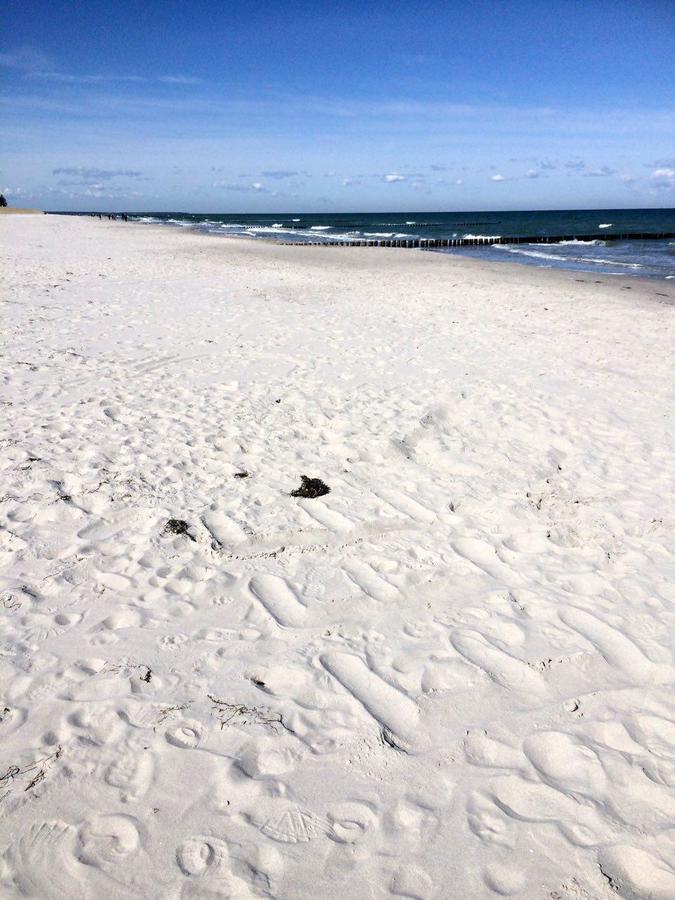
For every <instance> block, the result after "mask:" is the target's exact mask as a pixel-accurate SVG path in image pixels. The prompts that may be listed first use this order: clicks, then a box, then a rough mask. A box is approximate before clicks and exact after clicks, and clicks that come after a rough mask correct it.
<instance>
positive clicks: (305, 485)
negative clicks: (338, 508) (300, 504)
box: [291, 475, 330, 500]
mask: <svg viewBox="0 0 675 900" xmlns="http://www.w3.org/2000/svg"><path fill="white" fill-rule="evenodd" d="M300 480H301V481H302V484H301V485H300V487H299V488H296V490H294V491H291V497H306V498H308V499H309V500H313V499H314V498H315V497H323V495H324V494H330V488H329V487H328V485H327V484H324V483H323V481H322V480H321V479H320V478H308V477H307V476H306V475H301V476H300Z"/></svg>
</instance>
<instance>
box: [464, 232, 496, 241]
mask: <svg viewBox="0 0 675 900" xmlns="http://www.w3.org/2000/svg"><path fill="white" fill-rule="evenodd" d="M500 237H501V234H463V235H462V240H464V241H483V240H488V241H496V240H498V239H499V238H500Z"/></svg>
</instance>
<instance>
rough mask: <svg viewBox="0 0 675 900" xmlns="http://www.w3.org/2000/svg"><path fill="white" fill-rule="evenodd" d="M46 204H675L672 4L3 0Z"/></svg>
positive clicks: (11, 180) (13, 160) (18, 181)
mask: <svg viewBox="0 0 675 900" xmlns="http://www.w3.org/2000/svg"><path fill="white" fill-rule="evenodd" d="M0 15H1V20H2V26H3V27H2V35H3V40H2V47H1V49H0V105H1V112H0V115H1V117H2V118H1V121H2V131H1V135H2V138H1V141H0V187H1V188H2V190H3V191H4V192H5V193H6V195H7V197H8V199H9V201H10V203H12V204H13V205H37V206H40V207H42V208H46V209H64V210H66V209H68V210H78V209H100V210H105V209H119V210H123V209H126V210H130V211H131V210H186V211H204V212H206V211H211V212H263V211H270V212H275V211H293V210H297V211H303V212H324V211H326V212H328V211H334V210H339V211H351V210H354V211H365V210H372V211H384V210H389V211H394V210H435V211H439V210H479V209H551V208H579V207H624V206H625V207H640V206H675V106H674V103H673V100H674V94H675V53H674V52H673V45H674V40H673V38H674V37H675V2H674V0H611V2H610V0H549V2H539V0H508V2H498V0H465V2H464V3H459V2H453V0H446V2H436V0H428V2H412V0H411V2H401V0H389V2H379V0H370V2H368V3H364V2H362V0H359V2H350V0H343V2H334V3H328V2H321V0H313V2H305V0H298V2H293V0H276V2H267V0H257V2H251V0H248V2H238V0H230V2H228V3H225V2H222V0H218V2H211V0H193V2H187V0H183V2H178V0H161V2H160V0H145V2H143V3H140V2H138V0H134V2H127V0H116V2H114V3H111V2H110V0H106V2H100V0H87V2H73V0H70V2H61V0H49V2H39V0H36V2H31V0H21V2H17V0H5V3H4V4H3V11H2V13H1V14H0Z"/></svg>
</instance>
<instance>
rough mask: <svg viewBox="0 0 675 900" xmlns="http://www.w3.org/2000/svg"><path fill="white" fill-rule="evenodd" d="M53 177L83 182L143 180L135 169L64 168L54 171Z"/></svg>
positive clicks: (140, 173)
mask: <svg viewBox="0 0 675 900" xmlns="http://www.w3.org/2000/svg"><path fill="white" fill-rule="evenodd" d="M52 175H71V176H75V177H79V178H81V179H82V180H83V181H109V180H110V179H111V178H141V176H142V175H143V173H142V172H137V171H135V170H134V169H88V168H86V167H84V166H62V167H61V168H58V169H52Z"/></svg>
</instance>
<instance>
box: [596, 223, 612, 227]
mask: <svg viewBox="0 0 675 900" xmlns="http://www.w3.org/2000/svg"><path fill="white" fill-rule="evenodd" d="M613 224H614V223H613V222H603V223H602V225H598V228H611V227H612V225H613Z"/></svg>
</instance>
